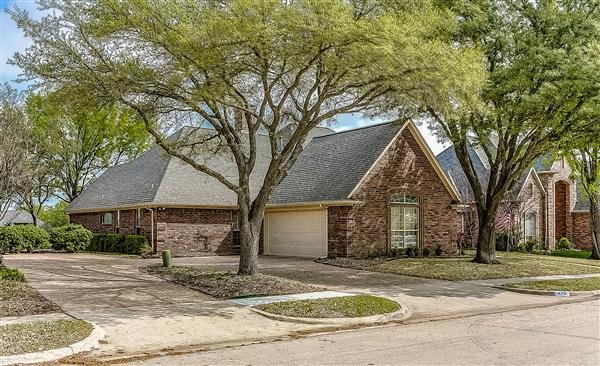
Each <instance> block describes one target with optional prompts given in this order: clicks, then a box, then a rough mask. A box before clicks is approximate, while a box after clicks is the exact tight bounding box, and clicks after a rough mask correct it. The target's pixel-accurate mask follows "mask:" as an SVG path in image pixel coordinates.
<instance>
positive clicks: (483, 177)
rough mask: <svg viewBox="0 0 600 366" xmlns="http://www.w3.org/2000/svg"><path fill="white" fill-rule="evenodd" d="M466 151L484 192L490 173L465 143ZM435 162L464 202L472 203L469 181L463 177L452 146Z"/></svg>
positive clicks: (469, 145)
mask: <svg viewBox="0 0 600 366" xmlns="http://www.w3.org/2000/svg"><path fill="white" fill-rule="evenodd" d="M467 151H468V152H469V155H470V157H471V161H472V162H473V166H474V167H475V170H476V171H477V176H478V177H479V181H480V183H481V186H482V188H483V189H484V190H486V189H487V184H488V181H489V176H490V171H489V169H488V168H487V167H486V164H484V162H483V161H482V160H481V158H480V156H479V154H478V153H477V151H475V149H474V148H473V146H472V145H471V144H470V143H467ZM436 158H437V161H438V162H439V164H440V166H441V167H442V169H443V170H444V173H446V174H447V175H448V176H449V177H450V179H451V180H452V182H453V183H454V185H455V186H456V188H457V189H458V191H459V192H460V195H461V197H462V199H463V201H464V202H472V201H473V200H474V199H475V197H474V194H473V190H472V189H471V185H470V184H469V180H468V179H467V176H466V175H465V173H464V171H463V169H462V166H461V165H460V162H459V161H458V158H457V156H456V150H455V149H454V146H450V147H448V148H447V149H446V150H444V151H442V152H441V153H439V154H438V155H437V157H436Z"/></svg>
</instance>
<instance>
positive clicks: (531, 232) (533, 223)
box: [525, 212, 537, 241]
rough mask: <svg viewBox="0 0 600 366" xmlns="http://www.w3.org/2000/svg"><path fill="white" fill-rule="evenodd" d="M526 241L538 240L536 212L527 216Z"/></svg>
mask: <svg viewBox="0 0 600 366" xmlns="http://www.w3.org/2000/svg"><path fill="white" fill-rule="evenodd" d="M525 240H526V241H535V240H537V214H536V213H535V212H530V213H528V214H526V215H525Z"/></svg>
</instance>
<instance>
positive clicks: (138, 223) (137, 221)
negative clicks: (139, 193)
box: [135, 208, 142, 235]
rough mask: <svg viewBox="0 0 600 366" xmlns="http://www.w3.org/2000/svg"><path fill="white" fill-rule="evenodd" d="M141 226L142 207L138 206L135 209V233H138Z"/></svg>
mask: <svg viewBox="0 0 600 366" xmlns="http://www.w3.org/2000/svg"><path fill="white" fill-rule="evenodd" d="M141 226H142V209H141V208H138V209H136V210H135V234H136V235H140V233H141V229H140V228H141Z"/></svg>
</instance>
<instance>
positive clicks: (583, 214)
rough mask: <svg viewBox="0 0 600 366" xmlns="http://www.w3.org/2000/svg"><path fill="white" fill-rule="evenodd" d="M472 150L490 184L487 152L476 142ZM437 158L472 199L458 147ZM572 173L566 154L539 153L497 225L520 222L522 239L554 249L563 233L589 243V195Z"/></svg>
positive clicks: (468, 199)
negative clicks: (558, 156) (539, 155)
mask: <svg viewBox="0 0 600 366" xmlns="http://www.w3.org/2000/svg"><path fill="white" fill-rule="evenodd" d="M469 152H470V155H471V158H472V160H473V164H474V166H475V169H476V170H477V171H478V175H479V176H480V179H482V183H484V185H483V186H484V189H485V182H486V181H487V177H488V176H489V164H488V162H487V160H486V157H485V154H483V153H482V152H480V151H478V150H477V149H475V148H473V147H472V146H469ZM437 159H438V161H439V162H440V164H441V165H442V167H443V168H444V171H445V172H446V173H447V174H448V176H449V177H450V179H451V180H452V181H453V182H454V183H455V184H456V186H457V188H458V190H459V191H460V193H461V196H462V198H463V202H465V203H471V204H473V202H474V199H473V193H472V191H471V188H470V185H469V182H468V180H467V177H466V176H465V174H464V172H463V171H462V168H461V166H460V163H459V162H458V159H457V157H456V153H455V151H454V148H453V147H449V148H448V149H446V150H445V151H443V152H442V153H440V154H439V155H438V156H437ZM570 175H571V168H570V167H569V165H568V163H567V162H566V160H565V159H564V158H561V159H558V160H553V159H551V158H549V157H542V158H540V159H538V160H537V161H536V162H535V164H534V166H533V167H532V168H531V169H529V170H527V171H526V172H525V174H523V175H522V176H521V178H520V179H519V180H518V181H517V183H516V184H515V187H514V188H513V190H512V191H511V192H510V194H509V196H508V198H507V200H506V201H505V202H504V204H503V206H502V207H501V209H500V213H499V215H498V217H497V219H496V226H497V227H498V228H499V229H503V230H509V229H510V228H511V226H512V227H513V228H514V227H516V228H517V229H518V232H519V233H521V240H522V241H531V240H533V241H538V242H541V243H546V246H547V247H548V248H549V249H554V248H555V246H556V243H558V241H559V240H560V239H561V238H563V237H565V238H568V239H570V240H571V241H572V242H574V243H575V245H576V246H577V247H579V248H590V247H591V244H592V237H591V229H590V225H591V219H590V214H589V201H588V200H587V198H586V197H585V195H584V194H583V193H582V192H581V191H580V190H579V189H578V187H577V182H576V181H575V180H573V179H571V177H570ZM476 232H477V229H476V228H475V230H473V232H472V234H473V235H475V236H476Z"/></svg>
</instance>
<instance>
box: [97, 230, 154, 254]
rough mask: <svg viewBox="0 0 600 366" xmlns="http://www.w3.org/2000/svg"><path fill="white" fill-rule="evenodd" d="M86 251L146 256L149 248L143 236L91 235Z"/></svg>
mask: <svg viewBox="0 0 600 366" xmlns="http://www.w3.org/2000/svg"><path fill="white" fill-rule="evenodd" d="M86 250H87V251H89V252H108V253H124V254H135V255H141V256H143V255H146V254H148V253H149V252H150V250H151V248H150V245H149V244H148V240H147V239H146V237H145V236H143V235H125V234H102V233H96V234H94V235H93V238H92V240H91V241H90V245H89V246H88V247H87V249H86Z"/></svg>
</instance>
